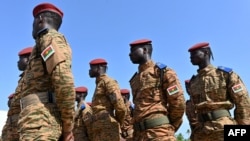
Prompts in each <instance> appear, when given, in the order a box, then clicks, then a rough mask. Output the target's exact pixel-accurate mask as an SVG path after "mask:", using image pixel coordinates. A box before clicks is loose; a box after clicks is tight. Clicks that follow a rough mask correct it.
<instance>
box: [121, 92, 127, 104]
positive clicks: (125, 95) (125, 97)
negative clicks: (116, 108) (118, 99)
mask: <svg viewBox="0 0 250 141" xmlns="http://www.w3.org/2000/svg"><path fill="white" fill-rule="evenodd" d="M122 98H123V100H124V103H127V102H128V101H129V94H122Z"/></svg>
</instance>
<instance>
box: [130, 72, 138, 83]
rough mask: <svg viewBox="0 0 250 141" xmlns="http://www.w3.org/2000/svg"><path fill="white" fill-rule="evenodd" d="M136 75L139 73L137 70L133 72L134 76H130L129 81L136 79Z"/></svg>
mask: <svg viewBox="0 0 250 141" xmlns="http://www.w3.org/2000/svg"><path fill="white" fill-rule="evenodd" d="M136 75H137V72H135V73H134V74H133V76H132V77H131V78H130V80H129V82H132V81H133V80H134V78H135V76H136Z"/></svg>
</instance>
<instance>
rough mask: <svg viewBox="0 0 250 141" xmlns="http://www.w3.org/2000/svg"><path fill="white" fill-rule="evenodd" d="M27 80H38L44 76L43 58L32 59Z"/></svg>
mask: <svg viewBox="0 0 250 141" xmlns="http://www.w3.org/2000/svg"><path fill="white" fill-rule="evenodd" d="M28 70H29V71H28V72H27V78H26V79H27V80H33V79H38V78H40V77H42V76H43V75H44V68H43V64H42V58H41V57H32V58H31V59H30V61H29V64H28Z"/></svg>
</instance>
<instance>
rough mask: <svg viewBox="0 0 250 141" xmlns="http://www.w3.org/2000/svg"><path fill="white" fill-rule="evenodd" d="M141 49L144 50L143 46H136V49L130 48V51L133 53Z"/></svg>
mask: <svg viewBox="0 0 250 141" xmlns="http://www.w3.org/2000/svg"><path fill="white" fill-rule="evenodd" d="M141 48H143V45H138V46H134V47H131V48H130V51H131V52H133V51H136V50H139V49H141Z"/></svg>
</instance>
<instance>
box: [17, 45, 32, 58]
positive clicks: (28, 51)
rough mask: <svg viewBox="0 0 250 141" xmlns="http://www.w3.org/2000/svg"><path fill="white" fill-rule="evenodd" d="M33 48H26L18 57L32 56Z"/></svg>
mask: <svg viewBox="0 0 250 141" xmlns="http://www.w3.org/2000/svg"><path fill="white" fill-rule="evenodd" d="M32 49H33V47H27V48H24V49H23V50H21V51H20V52H19V53H18V55H19V56H22V55H27V54H31V52H32Z"/></svg>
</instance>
